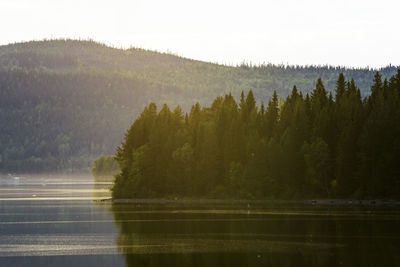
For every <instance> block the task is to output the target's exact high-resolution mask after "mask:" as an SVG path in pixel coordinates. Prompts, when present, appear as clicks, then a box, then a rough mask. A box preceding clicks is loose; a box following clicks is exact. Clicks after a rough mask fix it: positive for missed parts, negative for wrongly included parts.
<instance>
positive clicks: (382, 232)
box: [0, 176, 400, 267]
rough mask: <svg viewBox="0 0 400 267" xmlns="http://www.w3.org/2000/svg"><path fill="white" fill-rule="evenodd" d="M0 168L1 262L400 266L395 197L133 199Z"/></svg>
mask: <svg viewBox="0 0 400 267" xmlns="http://www.w3.org/2000/svg"><path fill="white" fill-rule="evenodd" d="M110 186H111V184H110V183H107V182H95V181H94V180H93V179H92V178H91V177H80V176H76V177H51V176H49V177H35V178H29V177H9V176H0V266H57V267H62V266H400V209H399V208H398V207H396V206H374V205H369V206H353V205H341V206H333V205H318V204H317V205H304V204H298V203H285V204H283V203H278V202H276V203H247V202H240V203H239V202H230V201H216V202H206V201H204V202H202V201H187V202H176V203H175V202H167V201H148V202H147V203H145V202H144V201H137V202H136V203H121V204H111V203H110V202H108V201H100V200H102V199H107V198H109V197H110V192H109V190H108V188H109V187H110Z"/></svg>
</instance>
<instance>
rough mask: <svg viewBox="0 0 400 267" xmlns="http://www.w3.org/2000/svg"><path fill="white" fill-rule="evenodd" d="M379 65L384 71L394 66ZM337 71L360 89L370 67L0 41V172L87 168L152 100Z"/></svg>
mask: <svg viewBox="0 0 400 267" xmlns="http://www.w3.org/2000/svg"><path fill="white" fill-rule="evenodd" d="M380 71H381V73H382V74H383V76H384V77H388V76H391V75H393V74H394V73H395V71H396V68H395V67H391V66H389V67H387V68H384V69H382V70H380ZM340 72H344V73H345V75H346V77H347V78H354V79H355V80H356V83H357V85H359V86H360V88H361V90H362V92H363V94H364V95H365V94H367V92H368V91H369V86H370V81H372V77H373V74H374V70H369V69H343V68H333V67H315V66H309V67H287V66H274V65H266V66H259V67H250V66H240V67H230V66H223V65H217V64H212V63H206V62H201V61H195V60H190V59H185V58H181V57H177V56H174V55H169V54H162V53H158V52H152V51H147V50H143V49H136V48H132V49H127V50H122V49H116V48H111V47H107V46H105V45H103V44H99V43H95V42H92V41H77V40H53V41H34V42H27V43H17V44H10V45H6V46H0V125H1V127H0V171H18V172H28V171H37V172H44V171H78V170H85V171H86V170H88V166H89V165H90V162H91V160H92V159H93V158H95V157H97V156H98V155H100V154H113V153H114V152H115V147H116V146H117V145H118V144H119V143H120V142H121V141H122V138H123V134H124V132H125V131H126V129H127V128H128V126H129V125H130V124H131V123H132V121H133V120H134V119H135V117H136V116H137V115H138V113H139V111H141V110H142V109H143V107H144V106H145V105H146V104H148V103H149V102H156V103H157V104H158V105H161V104H162V103H167V104H169V105H170V106H175V105H178V104H179V105H181V106H182V108H183V109H184V110H187V109H188V108H189V107H190V106H191V105H192V104H193V103H194V102H197V101H198V102H200V103H201V104H203V105H205V104H209V103H210V102H211V101H212V99H214V98H215V97H216V96H218V95H222V94H225V93H229V92H231V93H232V94H233V95H234V96H235V97H238V96H239V94H240V92H241V91H242V90H245V91H247V90H249V89H253V92H254V95H255V97H256V99H257V100H259V101H260V100H261V101H268V100H269V99H270V97H271V95H272V92H273V90H277V92H278V95H280V96H281V97H285V96H286V95H287V94H288V93H289V92H290V90H291V88H292V86H293V85H294V84H296V85H297V87H298V88H299V89H300V90H301V91H303V92H310V91H311V90H312V89H313V87H314V84H315V81H316V79H317V78H318V77H322V78H323V80H324V81H326V84H325V85H326V88H328V89H330V90H331V89H332V88H334V84H335V82H336V79H337V76H338V74H339V73H340Z"/></svg>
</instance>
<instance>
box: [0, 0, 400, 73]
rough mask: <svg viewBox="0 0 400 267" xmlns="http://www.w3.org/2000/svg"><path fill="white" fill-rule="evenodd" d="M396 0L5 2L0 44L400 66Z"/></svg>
mask: <svg viewBox="0 0 400 267" xmlns="http://www.w3.org/2000/svg"><path fill="white" fill-rule="evenodd" d="M399 10H400V1H398V0H380V1H376V0H375V1H371V0H353V1H352V0H347V1H345V0H335V1H333V0H329V1H326V0H303V1H302V0H297V1H296V0H275V1H270V0H264V1H257V0H241V1H236V0H221V1H218V0H202V1H191V0H168V1H165V0H164V1H156V0H130V1H129V0H113V1H105V0H96V1H89V0H87V1H84V0H68V1H64V0H57V1H56V0H35V1H32V0H1V1H0V45H3V44H8V43H14V42H21V41H30V40H42V39H54V38H74V39H75V38H76V39H78V38H79V39H93V40H95V41H99V42H102V43H106V44H107V45H110V46H114V47H118V48H129V47H132V46H133V47H140V48H145V49H151V50H157V51H161V52H169V53H174V54H177V55H179V56H183V57H188V58H193V59H198V60H203V61H209V62H216V63H221V64H228V65H237V64H241V63H242V62H247V63H250V62H251V63H253V64H262V63H273V64H290V65H325V64H329V65H335V66H347V67H372V68H379V67H382V66H386V65H389V64H392V65H400V49H399V43H400V34H399V27H398V25H399V15H398V14H399V13H398V12H399Z"/></svg>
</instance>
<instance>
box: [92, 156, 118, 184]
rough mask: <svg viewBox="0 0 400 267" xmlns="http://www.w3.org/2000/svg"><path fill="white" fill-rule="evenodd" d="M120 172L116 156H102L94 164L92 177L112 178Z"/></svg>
mask: <svg viewBox="0 0 400 267" xmlns="http://www.w3.org/2000/svg"><path fill="white" fill-rule="evenodd" d="M118 172H119V167H118V162H117V161H116V160H115V156H100V157H98V158H97V159H95V160H94V161H93V163H92V175H93V177H94V178H100V179H101V178H112V177H113V176H114V175H115V174H117V173H118Z"/></svg>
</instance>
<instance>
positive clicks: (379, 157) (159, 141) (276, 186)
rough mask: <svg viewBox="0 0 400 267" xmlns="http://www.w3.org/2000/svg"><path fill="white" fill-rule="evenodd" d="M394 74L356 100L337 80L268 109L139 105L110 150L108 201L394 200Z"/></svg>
mask: <svg viewBox="0 0 400 267" xmlns="http://www.w3.org/2000/svg"><path fill="white" fill-rule="evenodd" d="M399 107H400V70H399V71H398V72H397V74H396V75H395V76H393V77H391V78H390V79H389V80H387V79H384V81H382V77H381V75H380V74H379V73H378V72H377V73H376V74H375V77H374V80H373V84H372V86H371V94H370V95H369V96H368V97H366V98H364V99H362V97H361V93H360V89H359V88H358V87H357V86H356V84H355V82H354V80H350V81H346V80H345V77H344V75H343V74H340V75H339V78H338V79H337V82H336V89H335V94H334V95H332V93H328V92H327V90H326V89H325V87H324V85H323V82H322V80H321V79H318V81H317V83H316V86H315V89H314V90H313V91H312V92H311V94H306V95H303V94H302V93H301V92H299V91H298V90H297V88H296V86H295V87H293V90H292V92H291V94H290V95H289V96H287V98H286V100H285V101H283V102H280V101H279V100H278V97H277V94H276V92H274V95H273V98H272V99H271V100H270V101H269V103H268V105H267V107H264V104H263V103H261V105H260V106H257V105H256V101H255V98H254V96H253V93H252V91H249V92H248V94H247V96H245V95H244V94H243V93H242V95H241V98H240V101H239V103H237V102H236V101H235V99H234V97H233V96H232V95H230V94H228V95H225V96H224V97H217V98H216V99H215V100H214V102H213V103H212V105H211V106H210V107H200V105H199V104H198V103H196V104H195V105H194V106H193V107H192V108H191V111H190V113H189V114H184V113H183V112H182V110H181V108H180V107H179V106H178V107H177V108H175V109H174V110H173V111H171V110H170V109H169V107H168V106H167V105H164V106H163V107H162V109H161V110H160V111H159V112H157V107H156V105H155V104H154V103H152V104H150V105H149V106H147V107H146V108H145V109H144V111H143V112H142V114H141V115H140V116H139V117H138V118H137V119H136V121H135V122H134V123H133V125H132V126H131V127H130V129H129V130H128V131H127V133H126V136H125V141H124V143H122V145H121V146H120V147H119V148H118V153H117V157H116V158H117V161H118V163H119V166H120V169H121V172H120V173H119V174H118V175H117V176H116V180H115V184H114V187H113V197H114V198H136V197H227V198H281V199H282V198H314V197H320V198H326V197H342V198H352V197H354V198H372V197H374V198H376V197H379V198H399V197H400V164H399V159H400V109H399Z"/></svg>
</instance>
